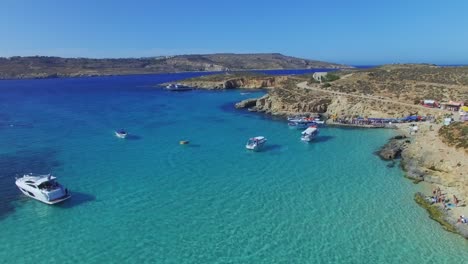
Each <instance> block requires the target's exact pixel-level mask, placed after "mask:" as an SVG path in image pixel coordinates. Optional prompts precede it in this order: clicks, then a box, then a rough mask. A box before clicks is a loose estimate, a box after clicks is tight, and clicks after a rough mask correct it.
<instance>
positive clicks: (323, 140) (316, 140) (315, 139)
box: [313, 136, 335, 142]
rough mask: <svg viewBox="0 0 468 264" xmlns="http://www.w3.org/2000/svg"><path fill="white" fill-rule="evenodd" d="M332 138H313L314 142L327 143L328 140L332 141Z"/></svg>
mask: <svg viewBox="0 0 468 264" xmlns="http://www.w3.org/2000/svg"><path fill="white" fill-rule="evenodd" d="M333 138H335V137H333V136H317V137H316V138H314V140H313V141H314V142H327V141H329V140H332V139H333Z"/></svg>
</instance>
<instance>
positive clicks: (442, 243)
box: [0, 74, 468, 263]
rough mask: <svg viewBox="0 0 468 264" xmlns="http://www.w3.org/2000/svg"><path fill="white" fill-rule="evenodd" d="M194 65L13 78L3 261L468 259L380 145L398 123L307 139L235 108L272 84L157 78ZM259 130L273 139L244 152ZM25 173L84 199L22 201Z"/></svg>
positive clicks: (7, 111)
mask: <svg viewBox="0 0 468 264" xmlns="http://www.w3.org/2000/svg"><path fill="white" fill-rule="evenodd" d="M192 75H194V74H174V75H148V76H123V77H102V78H83V79H51V80H29V81H27V80H23V81H2V82H0V90H1V93H0V131H1V133H2V137H0V146H1V148H0V165H1V166H0V201H1V204H0V230H1V231H0V259H1V260H2V261H1V262H2V263H59V262H61V263H63V262H65V263H70V262H77V263H108V262H115V263H118V262H130V263H142V262H144V263H455V262H458V263H460V262H466V261H467V260H468V252H467V250H466V249H467V248H468V244H467V242H466V241H465V240H464V239H462V238H461V237H458V236H456V235H453V234H450V233H447V232H445V231H443V230H442V228H441V227H440V226H439V225H438V224H437V223H435V222H433V221H432V220H430V219H429V218H428V216H427V214H426V213H425V211H424V210H423V209H421V208H419V207H418V206H417V205H416V204H415V203H414V202H413V201H412V198H413V194H414V192H416V191H417V190H418V188H420V187H419V186H417V185H413V184H412V183H411V182H410V181H408V180H406V179H404V178H403V174H402V172H401V170H400V169H399V168H398V167H397V166H395V167H394V168H388V167H387V166H385V165H386V163H385V162H383V161H381V160H380V159H379V158H378V157H376V156H375V155H373V151H375V150H376V149H377V148H378V147H379V146H380V145H382V144H383V143H385V141H386V140H387V139H388V138H389V137H390V136H391V135H392V131H388V130H359V129H337V128H323V129H321V134H320V137H319V138H318V139H317V141H316V142H314V143H311V144H306V143H303V142H301V141H300V140H299V136H300V135H299V134H300V132H299V131H297V130H291V129H289V128H288V127H287V125H286V124H285V123H284V122H280V121H275V120H271V119H269V118H266V117H263V116H261V115H257V114H252V113H248V112H246V111H238V110H235V109H234V108H233V103H234V102H236V101H239V100H241V99H245V98H249V97H255V96H258V95H260V94H261V92H256V93H253V94H241V93H243V92H244V91H238V90H237V91H224V92H222V91H192V92H185V93H170V92H166V91H163V90H161V89H158V88H152V87H151V85H154V84H156V83H160V82H164V81H169V80H176V79H179V78H183V77H187V76H192ZM119 128H125V129H127V130H128V131H129V132H130V134H131V135H132V137H130V138H129V139H127V140H121V139H118V138H116V137H115V136H114V135H113V130H114V129H119ZM257 135H263V136H266V137H267V138H268V143H267V147H266V149H265V150H264V151H263V152H259V153H253V152H249V151H247V150H245V147H244V145H245V142H246V140H247V139H248V138H249V137H251V136H257ZM182 139H184V140H185V139H186V140H190V144H189V145H184V146H181V145H179V141H180V140H182ZM25 172H38V173H48V172H53V173H54V174H56V175H57V176H58V177H59V180H60V181H61V182H62V183H63V184H64V185H66V186H67V187H68V188H69V189H70V190H71V191H72V192H73V197H72V198H71V199H70V200H68V201H66V202H64V203H63V204H60V205H58V206H47V205H45V204H42V203H40V202H37V201H34V200H31V199H29V198H26V197H24V196H23V195H21V193H20V192H19V191H18V190H17V189H16V188H15V186H14V176H15V174H16V173H18V174H21V173H25Z"/></svg>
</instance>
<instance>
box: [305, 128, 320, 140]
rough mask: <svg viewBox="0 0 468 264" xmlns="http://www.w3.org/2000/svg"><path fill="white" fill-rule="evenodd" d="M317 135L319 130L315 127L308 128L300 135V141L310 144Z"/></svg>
mask: <svg viewBox="0 0 468 264" xmlns="http://www.w3.org/2000/svg"><path fill="white" fill-rule="evenodd" d="M318 133H319V130H318V128H317V127H316V126H310V127H308V128H307V129H306V130H304V131H302V133H301V140H302V141H306V142H310V141H312V140H313V139H314V138H315V137H316V136H317V135H318Z"/></svg>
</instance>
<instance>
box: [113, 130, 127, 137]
mask: <svg viewBox="0 0 468 264" xmlns="http://www.w3.org/2000/svg"><path fill="white" fill-rule="evenodd" d="M115 136H116V137H118V138H126V137H127V136H128V133H127V131H125V130H123V129H121V130H118V131H115Z"/></svg>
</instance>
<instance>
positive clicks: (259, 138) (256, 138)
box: [251, 136, 265, 140]
mask: <svg viewBox="0 0 468 264" xmlns="http://www.w3.org/2000/svg"><path fill="white" fill-rule="evenodd" d="M264 139H265V137H262V136H259V137H254V138H251V140H264Z"/></svg>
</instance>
